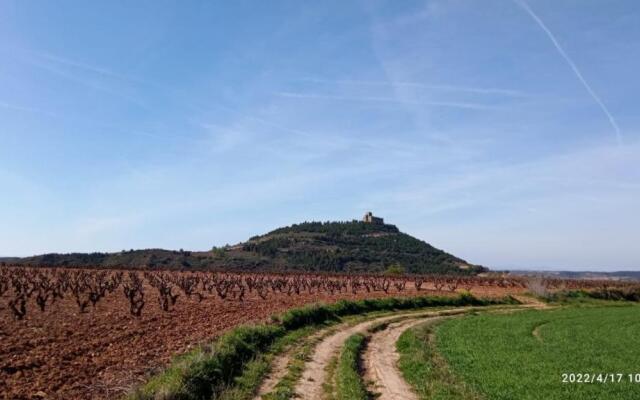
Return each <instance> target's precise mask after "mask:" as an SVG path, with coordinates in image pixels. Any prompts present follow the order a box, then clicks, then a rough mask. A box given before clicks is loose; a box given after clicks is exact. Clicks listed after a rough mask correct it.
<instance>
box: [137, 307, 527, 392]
mask: <svg viewBox="0 0 640 400" xmlns="http://www.w3.org/2000/svg"><path fill="white" fill-rule="evenodd" d="M508 303H517V301H515V300H514V299H512V298H505V299H501V300H485V299H478V298H475V297H473V296H471V295H469V294H463V295H460V296H458V297H409V298H385V299H367V300H359V301H347V300H341V301H339V302H337V303H334V304H330V305H324V304H318V305H312V306H306V307H301V308H297V309H292V310H289V311H287V312H285V313H284V314H282V315H280V316H277V317H274V318H273V321H272V323H271V324H261V325H248V326H241V327H238V328H235V329H233V330H231V331H230V332H228V333H226V334H225V335H223V336H221V337H220V338H219V339H218V340H217V341H215V342H214V343H213V344H211V345H208V346H201V347H199V348H197V349H196V350H194V351H191V352H189V353H187V354H184V355H182V356H179V357H177V358H176V359H175V361H174V362H173V363H172V364H171V365H170V366H169V367H168V368H167V369H166V370H165V371H164V372H162V373H161V374H159V375H156V376H154V377H152V378H151V379H150V380H149V381H148V382H147V384H145V385H143V386H142V387H140V388H138V389H136V390H135V391H134V392H133V393H131V394H130V395H129V396H128V398H129V399H131V400H151V399H157V398H162V399H166V400H171V399H176V400H196V399H198V400H199V399H207V400H208V399H210V398H219V397H220V396H221V395H222V394H223V393H225V392H229V391H230V390H231V389H230V388H235V387H237V386H239V385H240V387H241V389H242V390H246V391H248V390H251V385H252V384H253V383H255V382H257V381H259V380H261V379H262V376H264V374H265V373H266V371H267V370H268V363H269V361H270V360H269V359H268V354H269V349H271V348H272V346H273V345H274V343H275V344H276V347H277V343H278V340H279V339H281V338H283V337H286V336H287V335H288V334H289V333H291V332H294V331H296V330H299V329H301V328H304V327H309V326H314V325H319V324H326V323H331V322H335V321H338V320H340V318H341V317H344V316H349V315H357V314H364V313H369V312H375V311H392V310H408V309H417V308H426V307H440V306H451V307H458V306H466V305H477V306H483V305H491V304H508ZM275 350H277V348H276V349H275ZM261 359H262V360H261ZM303 365H304V363H303ZM302 367H303V366H301V367H300V368H302ZM247 369H248V370H247ZM243 377H246V379H245V380H246V381H247V382H245V383H243ZM253 390H255V385H253ZM236 398H237V397H236Z"/></svg>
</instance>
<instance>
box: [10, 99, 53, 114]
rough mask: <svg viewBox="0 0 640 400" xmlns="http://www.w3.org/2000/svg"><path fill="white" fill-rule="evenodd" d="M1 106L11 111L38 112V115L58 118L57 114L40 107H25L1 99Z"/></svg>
mask: <svg viewBox="0 0 640 400" xmlns="http://www.w3.org/2000/svg"><path fill="white" fill-rule="evenodd" d="M0 108H4V109H6V110H10V111H19V112H26V113H31V114H38V115H43V116H46V117H50V118H58V115H57V114H55V113H52V112H49V111H45V110H41V109H39V108H34V107H24V106H20V105H15V104H10V103H6V102H4V101H0Z"/></svg>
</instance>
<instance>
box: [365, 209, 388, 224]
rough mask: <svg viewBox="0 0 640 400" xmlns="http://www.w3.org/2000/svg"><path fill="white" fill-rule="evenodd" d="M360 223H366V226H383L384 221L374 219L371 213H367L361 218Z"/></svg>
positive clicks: (378, 218)
mask: <svg viewBox="0 0 640 400" xmlns="http://www.w3.org/2000/svg"><path fill="white" fill-rule="evenodd" d="M362 221H363V222H365V223H367V224H375V225H383V224H384V219H382V218H380V217H374V216H373V213H372V212H371V211H369V212H367V213H366V214H365V215H364V217H363V218H362Z"/></svg>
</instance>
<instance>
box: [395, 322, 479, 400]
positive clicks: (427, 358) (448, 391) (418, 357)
mask: <svg viewBox="0 0 640 400" xmlns="http://www.w3.org/2000/svg"><path fill="white" fill-rule="evenodd" d="M435 323H437V321H429V322H426V323H424V324H420V325H418V326H416V327H414V328H411V329H408V330H406V331H405V332H403V333H402V335H400V338H399V339H398V342H397V343H396V346H397V349H398V353H399V354H400V360H399V363H398V367H399V369H400V372H401V373H402V375H403V377H404V379H405V380H406V381H407V382H408V383H409V384H410V385H411V386H413V388H414V389H415V390H416V393H417V394H418V396H419V398H420V399H423V400H426V399H439V400H441V399H447V400H453V399H460V400H462V399H464V400H474V399H480V398H482V397H481V396H479V395H478V394H477V393H475V392H474V391H473V390H471V388H470V387H468V385H466V384H465V383H464V382H462V381H461V380H459V379H457V378H456V377H455V376H454V375H453V374H452V373H451V370H450V369H449V366H448V365H447V363H446V361H445V360H444V358H443V357H442V356H441V355H440V354H438V353H437V352H436V351H435V350H434V345H433V327H434V324H435Z"/></svg>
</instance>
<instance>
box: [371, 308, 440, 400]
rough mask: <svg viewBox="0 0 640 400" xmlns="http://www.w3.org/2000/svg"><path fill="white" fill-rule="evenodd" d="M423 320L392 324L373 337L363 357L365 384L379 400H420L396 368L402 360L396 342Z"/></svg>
mask: <svg viewBox="0 0 640 400" xmlns="http://www.w3.org/2000/svg"><path fill="white" fill-rule="evenodd" d="M440 318H442V317H431V318H424V319H410V320H405V321H401V322H396V323H392V324H390V325H389V326H388V327H387V328H386V329H385V330H382V331H380V332H377V333H376V334H374V335H372V336H371V338H370V340H369V343H368V345H367V348H366V350H365V352H364V354H363V357H362V358H363V362H362V365H363V367H364V373H363V377H364V381H365V382H369V383H370V385H369V391H370V392H371V393H374V394H375V397H376V399H378V400H417V396H416V394H415V393H414V392H413V390H412V389H411V386H409V384H407V382H405V380H404V379H403V378H402V375H401V373H400V371H399V370H398V367H397V364H398V360H399V359H400V356H399V354H398V352H397V351H396V342H397V341H398V338H400V335H401V334H402V332H404V331H405V330H407V329H410V328H411V327H413V326H415V325H417V324H420V323H422V322H424V321H426V320H428V319H433V320H435V319H440Z"/></svg>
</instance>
